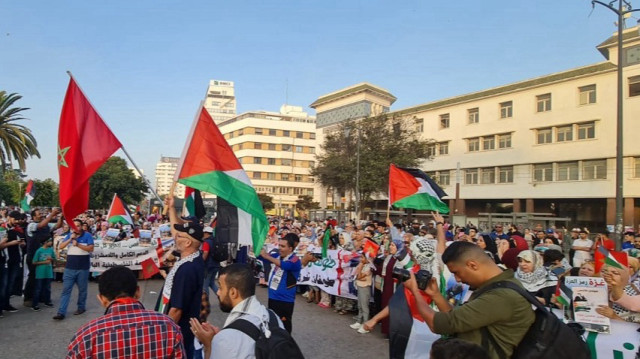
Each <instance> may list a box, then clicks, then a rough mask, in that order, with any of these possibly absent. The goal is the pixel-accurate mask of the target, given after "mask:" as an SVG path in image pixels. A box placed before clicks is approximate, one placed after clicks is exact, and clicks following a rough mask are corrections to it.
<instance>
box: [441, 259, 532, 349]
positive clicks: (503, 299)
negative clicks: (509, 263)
mask: <svg viewBox="0 0 640 359" xmlns="http://www.w3.org/2000/svg"><path fill="white" fill-rule="evenodd" d="M504 280H507V281H510V282H513V283H517V284H518V285H519V286H522V285H521V284H520V282H519V281H518V280H517V279H515V278H514V277H513V271H512V270H506V271H504V272H503V273H501V274H500V275H497V276H495V277H493V278H491V280H489V281H487V282H486V283H484V284H483V285H482V286H481V287H480V288H478V290H480V289H481V288H483V287H485V286H487V285H489V284H491V283H494V282H497V281H504ZM534 320H535V315H534V313H533V309H532V307H531V304H530V303H529V302H528V301H527V300H526V299H525V298H524V297H522V296H521V295H520V294H518V293H517V292H516V291H514V290H512V289H508V288H497V289H493V290H490V291H488V292H485V293H483V294H482V295H481V296H479V297H478V296H476V295H475V293H473V294H471V297H470V299H469V301H468V302H467V303H465V304H464V305H462V306H460V307H457V308H455V309H453V310H451V311H450V312H448V313H444V312H437V313H436V314H435V317H434V324H433V326H434V332H436V333H438V334H447V335H455V336H456V337H457V338H460V339H464V340H468V341H470V342H473V343H476V344H478V345H482V332H481V331H480V328H482V327H487V328H488V330H489V333H491V335H492V336H493V338H494V339H495V341H496V343H497V344H498V345H499V346H500V347H501V348H502V351H503V352H504V353H505V354H506V355H507V357H510V356H511V354H512V353H513V350H514V349H515V347H516V346H517V345H518V344H519V343H520V341H521V340H522V338H523V337H524V335H525V334H526V333H527V331H528V330H529V327H531V324H533V322H534ZM488 345H489V348H485V349H487V350H488V352H489V356H490V357H491V358H498V353H497V352H496V350H495V349H494V348H493V347H492V346H491V344H490V342H489V344H488Z"/></svg>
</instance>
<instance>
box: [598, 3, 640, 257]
mask: <svg viewBox="0 0 640 359" xmlns="http://www.w3.org/2000/svg"><path fill="white" fill-rule="evenodd" d="M617 1H618V8H617V9H616V8H615V7H614V6H613V4H614V3H615V1H611V2H610V3H608V4H607V3H604V2H602V1H598V0H591V5H592V6H593V7H595V4H600V5H602V6H604V7H606V8H607V9H609V10H611V11H613V12H614V13H616V14H617V15H618V44H617V46H618V71H617V75H618V99H617V106H616V107H617V121H616V125H617V126H616V226H615V232H616V239H615V242H616V250H620V248H621V247H622V230H623V218H622V214H623V208H624V207H623V197H622V196H623V191H622V188H623V180H624V177H623V168H622V125H623V122H622V119H623V115H622V99H623V98H622V96H623V95H622V59H623V57H622V31H623V29H624V17H625V15H627V14H630V13H632V12H634V11H638V10H632V9H631V4H630V3H629V2H628V1H626V0H617ZM625 5H626V6H625Z"/></svg>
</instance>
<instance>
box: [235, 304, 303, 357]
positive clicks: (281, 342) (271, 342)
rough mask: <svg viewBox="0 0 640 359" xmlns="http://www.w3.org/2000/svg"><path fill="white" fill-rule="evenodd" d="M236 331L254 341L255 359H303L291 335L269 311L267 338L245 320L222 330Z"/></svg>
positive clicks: (238, 320) (237, 321)
mask: <svg viewBox="0 0 640 359" xmlns="http://www.w3.org/2000/svg"><path fill="white" fill-rule="evenodd" d="M228 328H231V329H236V330H239V331H241V332H243V333H244V334H246V335H248V336H250V337H251V339H253V340H255V341H256V359H282V358H287V359H289V358H290V359H304V355H302V352H301V351H300V348H299V347H298V344H297V343H296V341H295V340H294V339H293V337H292V336H291V334H289V332H287V331H286V330H285V329H283V328H280V326H279V325H278V317H276V314H275V313H274V312H273V311H272V310H270V309H269V331H270V332H271V336H270V337H269V338H267V337H266V336H265V334H264V332H263V331H262V330H261V329H259V328H258V327H256V326H255V325H254V324H253V323H251V322H250V321H248V320H246V319H242V318H240V319H236V320H235V321H233V322H232V323H231V324H229V325H228V326H226V327H225V328H224V329H228Z"/></svg>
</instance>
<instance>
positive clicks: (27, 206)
mask: <svg viewBox="0 0 640 359" xmlns="http://www.w3.org/2000/svg"><path fill="white" fill-rule="evenodd" d="M35 196H36V186H35V185H34V184H33V180H29V183H27V188H26V189H25V191H24V198H23V199H22V201H20V208H21V209H22V210H23V211H24V212H29V211H30V210H31V201H33V197H35Z"/></svg>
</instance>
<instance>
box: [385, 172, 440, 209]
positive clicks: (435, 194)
mask: <svg viewBox="0 0 640 359" xmlns="http://www.w3.org/2000/svg"><path fill="white" fill-rule="evenodd" d="M446 195H447V194H446V193H445V192H444V191H443V190H442V188H440V186H438V184H437V183H435V181H433V180H432V179H431V177H429V176H427V174H426V173H424V172H422V171H421V170H419V169H417V168H400V167H396V166H395V165H393V164H391V167H390V168H389V205H392V206H395V207H399V208H412V209H419V210H427V211H437V212H440V213H449V206H447V205H446V204H445V203H444V202H443V201H442V197H445V196H446Z"/></svg>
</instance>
